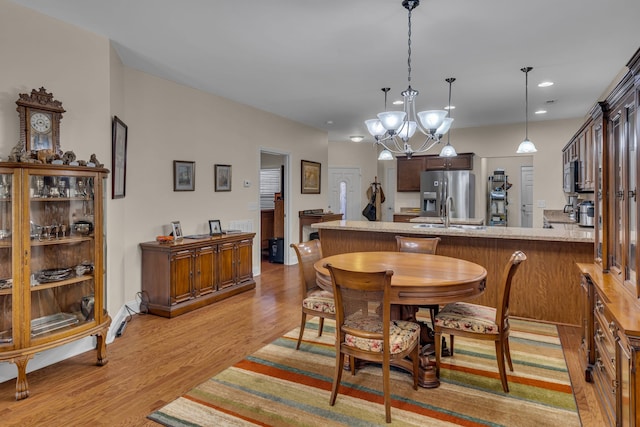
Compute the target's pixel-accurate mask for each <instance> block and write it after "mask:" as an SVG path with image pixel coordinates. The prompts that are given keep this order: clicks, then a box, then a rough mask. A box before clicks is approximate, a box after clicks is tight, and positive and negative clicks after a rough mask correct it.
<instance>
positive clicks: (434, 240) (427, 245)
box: [396, 236, 441, 325]
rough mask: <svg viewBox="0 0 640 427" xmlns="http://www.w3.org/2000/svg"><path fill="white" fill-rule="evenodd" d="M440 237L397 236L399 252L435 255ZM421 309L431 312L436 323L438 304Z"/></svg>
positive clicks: (432, 319)
mask: <svg viewBox="0 0 640 427" xmlns="http://www.w3.org/2000/svg"><path fill="white" fill-rule="evenodd" d="M440 240H441V239H440V237H406V236H396V243H397V245H398V252H414V253H420V254H434V255H435V253H436V250H437V248H438V243H440ZM420 307H423V308H426V309H428V310H429V315H430V316H431V325H433V324H434V322H435V316H436V314H438V311H439V310H440V306H439V305H438V304H428V305H421V306H420Z"/></svg>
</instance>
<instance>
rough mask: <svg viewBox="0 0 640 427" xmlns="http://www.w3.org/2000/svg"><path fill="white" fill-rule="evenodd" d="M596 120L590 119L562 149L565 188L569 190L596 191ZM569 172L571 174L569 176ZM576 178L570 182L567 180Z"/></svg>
mask: <svg viewBox="0 0 640 427" xmlns="http://www.w3.org/2000/svg"><path fill="white" fill-rule="evenodd" d="M596 125H597V123H596V122H593V121H588V122H587V123H585V124H584V126H583V127H582V128H580V130H579V131H578V132H577V133H576V134H575V135H574V137H573V138H572V139H571V141H569V143H568V144H567V145H566V146H565V147H564V148H563V150H562V162H563V165H564V167H563V170H564V171H565V177H564V189H565V191H567V192H573V191H577V192H593V191H595V187H596V183H595V142H594V136H593V131H594V127H595V126H596ZM567 174H569V176H567ZM568 179H570V180H572V181H573V180H575V185H573V184H574V183H573V182H571V183H568V182H567V180H568Z"/></svg>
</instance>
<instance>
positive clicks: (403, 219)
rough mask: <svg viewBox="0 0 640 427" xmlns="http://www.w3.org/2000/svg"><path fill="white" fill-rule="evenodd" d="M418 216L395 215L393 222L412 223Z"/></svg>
mask: <svg viewBox="0 0 640 427" xmlns="http://www.w3.org/2000/svg"><path fill="white" fill-rule="evenodd" d="M419 216H420V215H418V214H393V222H411V220H412V219H413V218H417V217H419Z"/></svg>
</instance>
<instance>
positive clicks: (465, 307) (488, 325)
mask: <svg viewBox="0 0 640 427" xmlns="http://www.w3.org/2000/svg"><path fill="white" fill-rule="evenodd" d="M526 259H527V256H526V255H525V254H524V252H522V251H515V252H514V253H513V254H512V255H511V258H510V259H509V262H507V265H506V266H505V267H504V270H503V272H502V279H501V281H500V283H499V288H498V295H499V296H500V297H499V300H498V308H497V309H496V308H493V307H487V306H483V305H478V304H471V303H467V302H454V303H450V304H447V305H446V306H445V307H444V308H443V309H442V310H441V311H440V313H438V314H437V315H436V322H435V334H436V337H435V342H436V343H435V344H436V376H440V336H441V335H442V334H449V337H450V339H449V341H450V342H449V349H450V352H451V356H453V351H454V349H453V337H454V335H458V336H461V337H466V338H475V339H481V340H492V341H494V342H495V347H496V360H497V362H498V371H499V372H500V381H501V382H502V389H503V390H504V391H505V393H508V392H509V384H508V383H507V371H506V369H505V365H504V359H505V358H506V359H507V363H508V364H509V370H510V371H511V372H513V363H512V362H511V353H510V351H509V294H510V292H511V281H512V279H513V276H514V275H515V274H516V271H517V270H518V267H519V266H520V265H521V264H522V262H523V261H525V260H526Z"/></svg>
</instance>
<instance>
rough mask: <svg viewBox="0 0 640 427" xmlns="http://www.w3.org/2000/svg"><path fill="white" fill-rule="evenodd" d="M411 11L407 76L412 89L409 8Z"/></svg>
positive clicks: (409, 33) (409, 32)
mask: <svg viewBox="0 0 640 427" xmlns="http://www.w3.org/2000/svg"><path fill="white" fill-rule="evenodd" d="M408 10H409V14H408V16H409V19H408V21H409V31H408V41H407V50H408V54H409V55H408V58H407V68H408V76H407V83H408V85H409V87H411V10H412V9H411V8H408Z"/></svg>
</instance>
